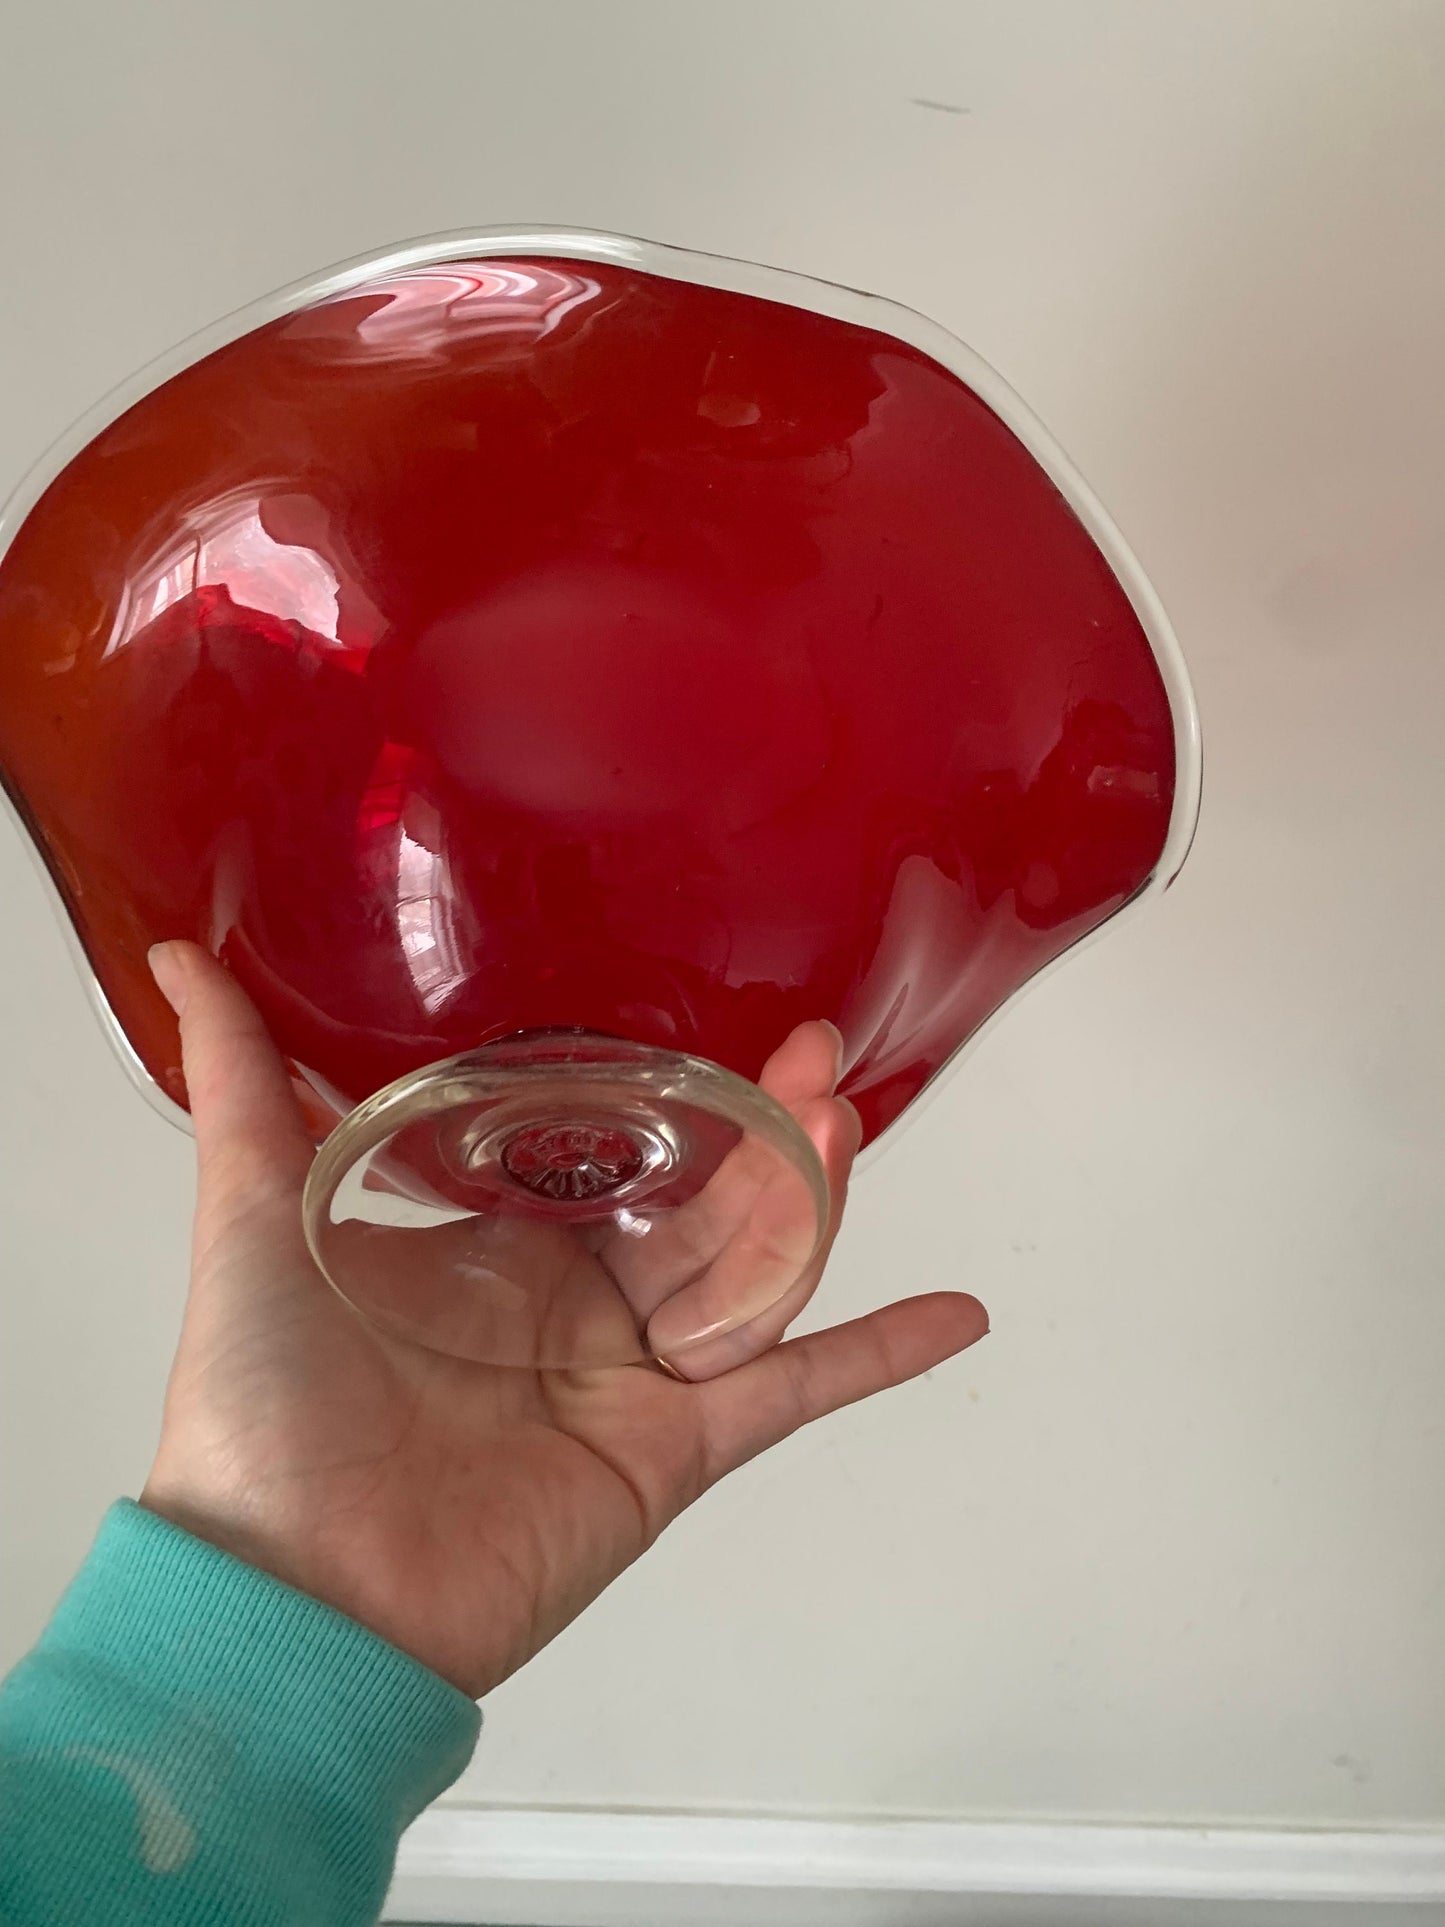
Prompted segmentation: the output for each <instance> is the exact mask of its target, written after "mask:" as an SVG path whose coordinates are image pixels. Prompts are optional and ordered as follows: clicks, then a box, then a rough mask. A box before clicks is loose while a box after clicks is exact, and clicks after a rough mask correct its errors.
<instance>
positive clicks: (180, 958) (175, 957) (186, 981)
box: [146, 943, 191, 1017]
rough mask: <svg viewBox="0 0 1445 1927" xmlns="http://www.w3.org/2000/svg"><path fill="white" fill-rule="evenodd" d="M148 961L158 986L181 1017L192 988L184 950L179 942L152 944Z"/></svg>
mask: <svg viewBox="0 0 1445 1927" xmlns="http://www.w3.org/2000/svg"><path fill="white" fill-rule="evenodd" d="M146 961H147V963H148V964H149V965H150V967H151V975H152V976H153V977H154V978H155V980H156V988H157V989H158V990H159V991H160V993H161V995H162V997H164V998H165V1000H166V1002H167V1003H168V1004H169V1005H170V1007H171V1009H172V1010H173V1011H174V1012H175V1013H176V1015H177V1017H179V1016H180V1015H181V1013H182V1012H183V1011H184V1010H185V1007H186V999H187V997H188V996H189V995H190V988H191V987H190V978H189V972H188V971H187V969H186V962H185V952H184V950H183V949H182V948H181V946H180V944H178V943H157V944H152V946H151V948H150V952H149V954H148V955H147V958H146Z"/></svg>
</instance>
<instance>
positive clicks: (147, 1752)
mask: <svg viewBox="0 0 1445 1927" xmlns="http://www.w3.org/2000/svg"><path fill="white" fill-rule="evenodd" d="M477 1724H478V1715H477V1711H476V1708H475V1707H474V1706H473V1705H472V1704H471V1702H470V1701H468V1700H466V1699H465V1698H464V1697H463V1696H462V1695H461V1694H460V1693H457V1692H456V1691H455V1690H454V1689H453V1688H451V1687H449V1686H447V1685H446V1684H445V1682H444V1681H442V1680H440V1679H438V1678H437V1677H436V1676H435V1675H434V1674H432V1673H430V1672H428V1671H427V1669H426V1668H425V1667H423V1666H420V1665H418V1664H417V1662H416V1661H414V1660H412V1659H409V1658H407V1657H406V1656H405V1655H404V1654H402V1653H400V1652H398V1651H396V1650H395V1648H393V1647H391V1646H388V1645H387V1644H386V1643H385V1642H384V1641H382V1640H380V1639H377V1638H376V1637H375V1636H374V1635H373V1634H371V1633H369V1632H367V1631H366V1630H365V1629H364V1628H363V1627H361V1626H358V1625H356V1624H354V1623H353V1622H352V1621H350V1620H347V1619H344V1618H342V1617H341V1615H339V1614H337V1613H334V1612H332V1611H330V1610H329V1609H328V1608H327V1607H325V1606H322V1605H319V1604H318V1603H317V1602H316V1601H314V1600H312V1599H308V1598H306V1597H305V1596H304V1595H302V1594H300V1593H297V1592H293V1591H292V1590H291V1589H290V1588H289V1587H286V1586H283V1585H281V1584H279V1583H278V1582H277V1581H276V1580H274V1579H271V1578H269V1577H268V1576H266V1575H265V1574H263V1573H260V1572H257V1571H255V1570H253V1569H252V1568H250V1567H248V1566H245V1565H242V1564H241V1563H240V1562H239V1561H237V1560H235V1559H232V1558H230V1557H229V1555H227V1554H226V1553H223V1552H219V1551H217V1550H216V1549H215V1548H214V1547H212V1546H208V1545H205V1544H204V1543H203V1542H201V1541H199V1540H197V1539H194V1538H192V1537H191V1536H190V1535H189V1534H187V1533H184V1532H181V1531H180V1530H179V1529H178V1528H177V1527H175V1526H172V1525H169V1524H167V1523H166V1522H164V1521H162V1520H160V1519H157V1518H154V1517H153V1516H152V1515H151V1514H149V1513H147V1512H144V1511H142V1510H141V1509H140V1508H139V1507H136V1506H132V1505H128V1504H123V1505H121V1506H117V1507H116V1508H115V1510H114V1511H113V1512H112V1513H111V1514H110V1515H109V1517H108V1518H107V1520H106V1522H105V1525H104V1526H103V1528H102V1530H101V1534H100V1537H99V1539H98V1540H97V1543H96V1547H95V1549H94V1551H93V1552H92V1553H91V1555H90V1558H89V1559H88V1560H87V1562H86V1565H85V1566H84V1567H83V1569H82V1571H81V1573H80V1575H79V1576H78V1578H77V1579H76V1581H75V1584H74V1585H73V1586H72V1588H71V1590H70V1592H69V1593H68V1594H67V1595H66V1598H65V1600H64V1601H63V1602H62V1604H61V1606H60V1608H59V1610H58V1611H57V1613H56V1615H55V1618H54V1620H53V1621H52V1622H51V1625H50V1626H49V1628H48V1629H47V1631H46V1633H45V1635H44V1637H43V1638H42V1640H41V1642H40V1644H39V1645H38V1646H37V1648H36V1649H35V1651H34V1652H33V1653H32V1654H31V1655H30V1656H29V1657H28V1658H27V1659H26V1660H24V1661H22V1663H21V1664H20V1666H18V1667H17V1668H16V1670H15V1672H14V1673H13V1674H12V1675H11V1676H10V1678H9V1679H8V1680H7V1681H6V1682H5V1684H4V1686H3V1688H0V1842H3V1845H0V1924H3V1927H41V1924H42V1923H44V1927H54V1923H57V1922H60V1921H64V1922H66V1923H67V1927H70V1924H71V1923H75V1924H76V1927H78V1924H79V1923H83V1922H89V1921H92V1920H94V1921H97V1922H99V1921H105V1922H106V1923H113V1922H118V1921H125V1922H126V1923H127V1927H149V1924H150V1923H156V1927H160V1923H164V1927H364V1923H369V1922H371V1921H374V1920H375V1918H376V1915H377V1913H378V1911H379V1910H380V1907H381V1904H382V1900H383V1898H384V1896H385V1892H386V1886H387V1882H388V1880H389V1878H390V1874H391V1868H392V1863H393V1860H394V1858H395V1852H396V1843H397V1840H398V1839H399V1837H400V1835H401V1832H402V1830H403V1829H404V1828H405V1827H406V1826H407V1825H408V1824H409V1823H410V1821H411V1820H412V1819H413V1818H414V1817H415V1816H416V1814H417V1813H418V1812H420V1810H421V1809H422V1807H423V1806H425V1805H426V1804H427V1803H428V1801H430V1800H432V1799H434V1798H435V1797H436V1795H437V1794H438V1793H440V1792H441V1791H442V1790H443V1789H444V1788H445V1787H446V1786H448V1785H450V1783H451V1782H452V1780H454V1779H455V1778H456V1776H457V1774H458V1773H459V1772H460V1771H461V1769H462V1767H463V1766H464V1765H465V1764H466V1761H467V1759H468V1758H469V1757H470V1754H471V1751H472V1747H473V1745H474V1743H475V1739H476V1732H477Z"/></svg>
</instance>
